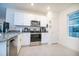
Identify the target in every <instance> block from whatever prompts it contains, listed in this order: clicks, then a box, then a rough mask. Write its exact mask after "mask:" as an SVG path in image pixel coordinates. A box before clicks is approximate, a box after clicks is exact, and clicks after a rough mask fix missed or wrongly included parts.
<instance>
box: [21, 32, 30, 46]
mask: <svg viewBox="0 0 79 59" xmlns="http://www.w3.org/2000/svg"><path fill="white" fill-rule="evenodd" d="M21 44H22V46H26V45H30V33H23V34H22V40H21Z"/></svg>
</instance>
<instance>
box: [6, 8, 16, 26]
mask: <svg viewBox="0 0 79 59" xmlns="http://www.w3.org/2000/svg"><path fill="white" fill-rule="evenodd" d="M14 12H15V10H14V9H10V8H7V9H6V22H9V23H10V26H13V25H14Z"/></svg>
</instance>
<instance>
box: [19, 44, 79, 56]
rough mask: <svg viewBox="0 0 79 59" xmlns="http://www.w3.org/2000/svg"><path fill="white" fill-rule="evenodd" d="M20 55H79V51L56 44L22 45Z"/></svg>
mask: <svg viewBox="0 0 79 59" xmlns="http://www.w3.org/2000/svg"><path fill="white" fill-rule="evenodd" d="M19 56H79V52H77V51H73V50H71V49H68V48H66V47H64V46H62V45H60V44H56V45H55V44H54V45H40V46H31V47H22V48H21V50H20V53H19Z"/></svg>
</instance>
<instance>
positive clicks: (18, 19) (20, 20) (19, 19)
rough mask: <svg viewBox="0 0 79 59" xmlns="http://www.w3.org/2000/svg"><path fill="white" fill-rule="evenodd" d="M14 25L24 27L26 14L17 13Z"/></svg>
mask: <svg viewBox="0 0 79 59" xmlns="http://www.w3.org/2000/svg"><path fill="white" fill-rule="evenodd" d="M14 25H24V13H22V12H15V15H14Z"/></svg>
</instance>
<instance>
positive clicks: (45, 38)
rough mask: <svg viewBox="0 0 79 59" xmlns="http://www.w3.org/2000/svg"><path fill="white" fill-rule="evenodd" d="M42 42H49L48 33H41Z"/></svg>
mask: <svg viewBox="0 0 79 59" xmlns="http://www.w3.org/2000/svg"><path fill="white" fill-rule="evenodd" d="M41 43H42V44H47V43H48V33H42V35H41Z"/></svg>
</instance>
